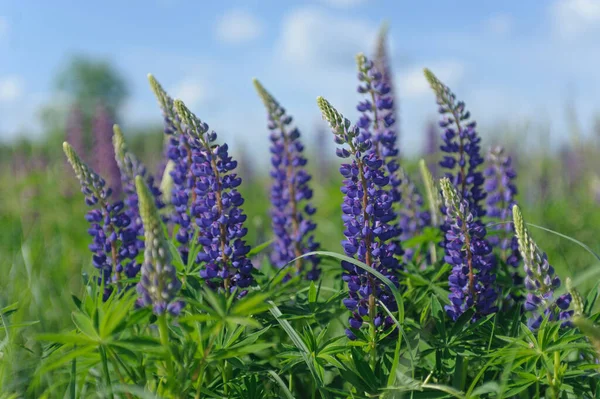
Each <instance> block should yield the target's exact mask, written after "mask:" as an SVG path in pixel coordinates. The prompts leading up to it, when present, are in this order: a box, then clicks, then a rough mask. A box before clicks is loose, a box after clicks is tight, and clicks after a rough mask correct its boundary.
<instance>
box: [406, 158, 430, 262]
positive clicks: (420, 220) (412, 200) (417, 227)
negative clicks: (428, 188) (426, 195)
mask: <svg viewBox="0 0 600 399" xmlns="http://www.w3.org/2000/svg"><path fill="white" fill-rule="evenodd" d="M399 176H400V179H401V180H402V185H401V186H400V189H401V193H402V207H400V209H399V210H398V217H399V226H400V230H401V231H402V234H400V240H401V241H406V240H409V239H411V238H413V237H415V236H418V235H419V234H421V233H422V232H423V229H424V228H425V227H427V226H430V225H431V215H430V214H429V212H428V211H426V210H424V205H425V202H424V201H423V197H422V196H421V194H420V193H419V191H418V190H417V187H416V186H415V184H414V183H413V181H412V180H411V179H410V178H409V177H408V174H407V173H406V172H405V171H404V169H402V168H400V169H399ZM414 255H415V251H414V250H413V249H405V250H404V259H405V261H408V260H412V259H413V257H414Z"/></svg>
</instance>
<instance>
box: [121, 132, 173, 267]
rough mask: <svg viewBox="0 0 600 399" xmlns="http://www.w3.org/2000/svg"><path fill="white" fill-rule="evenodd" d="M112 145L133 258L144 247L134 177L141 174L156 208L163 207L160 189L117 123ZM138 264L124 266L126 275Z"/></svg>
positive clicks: (132, 263)
mask: <svg viewBox="0 0 600 399" xmlns="http://www.w3.org/2000/svg"><path fill="white" fill-rule="evenodd" d="M113 129H114V135H113V145H114V148H115V156H116V160H117V164H118V165H119V169H120V170H121V181H122V185H123V191H124V193H125V200H124V202H125V214H126V215H127V216H128V217H129V219H130V220H131V225H130V228H131V229H132V230H133V231H135V235H136V239H135V240H131V242H130V243H129V248H127V250H128V251H130V254H132V255H133V254H134V253H135V255H134V256H133V257H132V258H133V259H135V256H136V255H137V253H138V251H139V250H141V249H143V248H144V241H143V240H141V239H140V237H142V236H143V235H144V226H143V224H142V219H141V217H140V210H139V204H138V193H137V190H136V188H135V177H136V176H142V178H143V179H144V180H145V182H146V184H147V185H148V188H149V189H150V191H151V192H152V195H153V197H154V202H155V205H156V207H157V209H162V208H164V206H165V205H164V203H163V202H162V200H161V192H160V189H159V188H158V187H157V186H156V184H155V183H154V176H152V175H151V174H149V173H148V172H147V170H146V167H145V166H144V165H143V164H142V163H141V162H140V161H139V160H138V159H137V158H136V157H135V155H133V154H132V153H131V152H129V150H128V149H127V144H126V143H125V137H123V133H121V129H120V128H119V126H118V125H114V127H113ZM122 250H124V249H122ZM140 267H141V266H140V265H139V264H137V263H136V262H134V261H132V262H131V263H130V264H128V265H127V266H125V273H126V275H127V276H128V277H133V276H135V275H136V274H137V273H138V271H139V269H140Z"/></svg>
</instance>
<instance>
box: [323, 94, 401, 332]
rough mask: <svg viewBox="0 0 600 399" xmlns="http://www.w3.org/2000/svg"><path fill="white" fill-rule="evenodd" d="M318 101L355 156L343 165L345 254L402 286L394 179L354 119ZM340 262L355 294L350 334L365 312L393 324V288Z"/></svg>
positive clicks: (341, 142) (350, 303)
mask: <svg viewBox="0 0 600 399" xmlns="http://www.w3.org/2000/svg"><path fill="white" fill-rule="evenodd" d="M317 102H318V104H319V107H320V108H321V111H322V113H323V116H324V118H325V119H326V120H327V121H328V122H329V124H330V126H331V128H332V130H333V133H334V135H335V141H336V143H337V144H338V145H345V146H347V147H348V148H346V147H344V148H343V149H345V150H346V151H347V152H348V155H349V156H350V160H351V163H348V164H343V165H342V167H341V168H340V173H341V174H342V176H343V177H344V181H343V187H342V192H343V193H344V200H343V204H342V212H343V217H342V219H343V221H344V225H345V230H344V235H345V236H346V239H345V240H344V241H343V242H342V245H343V247H344V251H345V253H346V255H348V256H351V257H354V258H355V259H357V260H359V261H361V262H363V263H365V264H367V265H368V266H369V267H372V268H373V269H375V270H377V271H379V272H380V273H382V274H383V275H385V276H386V277H387V278H389V279H390V280H391V281H392V282H393V283H394V284H396V285H397V286H398V285H399V283H398V271H399V269H401V267H402V266H401V265H400V263H399V262H398V256H400V255H402V254H403V251H402V248H401V246H400V245H399V243H397V242H395V241H394V240H393V239H394V238H395V237H397V236H398V231H397V228H396V226H395V223H393V222H394V219H395V214H394V212H393V209H392V202H393V199H392V196H391V195H390V193H389V192H388V191H387V189H386V188H387V187H386V186H387V184H389V178H388V176H386V174H385V166H384V163H383V161H382V160H381V159H380V158H378V157H377V155H376V154H375V153H374V152H372V151H369V149H370V148H371V146H372V143H371V139H370V138H368V137H366V136H365V135H361V134H359V132H358V130H357V129H356V128H352V127H351V124H350V122H349V121H348V120H347V119H346V118H344V117H343V115H341V114H340V113H339V112H338V111H337V110H336V109H335V108H333V107H332V106H331V104H329V102H327V101H326V100H325V99H323V98H322V97H319V98H318V99H317ZM341 265H342V268H343V274H342V279H343V280H344V281H345V282H346V283H347V284H348V290H349V291H350V298H349V299H347V300H345V301H344V304H345V306H346V307H347V308H348V309H351V310H352V317H351V318H350V320H349V324H350V327H351V329H348V330H346V335H347V336H348V338H349V339H351V340H354V339H356V334H355V333H354V332H353V331H352V329H354V330H356V329H357V328H360V326H361V325H362V320H363V319H362V318H363V317H365V316H369V320H370V321H371V323H373V328H374V329H375V330H376V331H383V330H386V329H389V328H391V327H392V326H393V324H392V323H382V322H381V320H383V319H385V314H384V311H383V308H382V307H381V306H380V305H379V301H381V303H383V304H384V305H385V306H386V307H387V308H388V309H390V310H391V311H396V310H397V305H396V303H395V301H394V298H393V295H391V293H390V292H389V288H388V287H387V286H386V285H385V284H383V283H382V282H381V281H379V280H378V279H376V278H374V277H373V276H372V275H371V274H369V273H367V272H365V271H364V270H363V269H362V268H359V267H356V266H354V265H353V264H352V263H349V262H342V264H341ZM377 300H379V301H377ZM375 323H377V325H375Z"/></svg>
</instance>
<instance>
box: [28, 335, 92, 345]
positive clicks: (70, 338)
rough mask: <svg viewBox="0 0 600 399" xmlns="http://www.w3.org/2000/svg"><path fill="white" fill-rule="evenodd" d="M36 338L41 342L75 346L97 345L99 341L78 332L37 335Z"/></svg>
mask: <svg viewBox="0 0 600 399" xmlns="http://www.w3.org/2000/svg"><path fill="white" fill-rule="evenodd" d="M36 338H37V339H38V340H39V341H47V342H52V343H57V344H64V345H68V344H73V345H84V346H85V345H91V344H95V343H96V342H97V341H95V340H93V339H91V338H90V337H88V336H86V335H84V334H78V333H76V332H69V333H62V334H55V333H44V334H38V335H36Z"/></svg>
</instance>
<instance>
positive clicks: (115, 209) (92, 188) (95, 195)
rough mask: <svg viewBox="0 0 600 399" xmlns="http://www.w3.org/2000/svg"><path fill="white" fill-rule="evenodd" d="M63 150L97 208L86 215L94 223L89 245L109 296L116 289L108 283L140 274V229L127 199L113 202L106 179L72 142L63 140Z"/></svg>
mask: <svg viewBox="0 0 600 399" xmlns="http://www.w3.org/2000/svg"><path fill="white" fill-rule="evenodd" d="M63 149H64V152H65V155H66V156H67V159H68V160H69V163H70V164H71V166H72V167H73V170H74V171H75V175H76V176H77V178H78V179H79V182H80V184H81V191H82V192H83V194H84V195H85V202H86V204H87V205H89V206H92V207H96V208H95V209H92V210H90V211H89V212H88V213H87V215H86V220H87V221H88V222H89V223H90V228H89V229H88V233H89V234H90V235H91V236H92V237H93V242H92V244H90V246H89V248H90V250H91V251H92V253H93V256H92V263H93V265H94V267H95V268H96V269H98V271H99V272H100V283H103V284H106V285H107V286H106V287H105V297H106V296H107V295H109V294H110V292H111V291H112V289H111V287H110V286H108V285H109V284H110V283H116V282H118V281H119V280H120V279H121V278H122V277H123V272H125V276H126V277H134V276H135V275H136V274H137V271H138V267H137V266H136V265H135V257H136V256H137V254H138V248H137V244H136V240H137V234H136V230H135V228H133V227H132V226H131V219H130V218H129V216H128V215H127V214H126V213H125V211H124V209H125V205H124V203H123V201H116V202H114V203H110V202H109V200H110V197H111V194H112V190H111V189H110V188H107V187H106V182H105V181H104V179H103V178H102V177H100V176H99V175H98V174H97V173H96V172H94V171H93V170H92V169H91V168H90V167H89V166H88V165H86V164H85V163H84V162H83V161H82V160H81V159H80V158H79V156H78V155H77V153H75V151H74V150H73V148H72V147H71V146H70V145H69V144H68V143H66V142H65V143H63Z"/></svg>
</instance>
